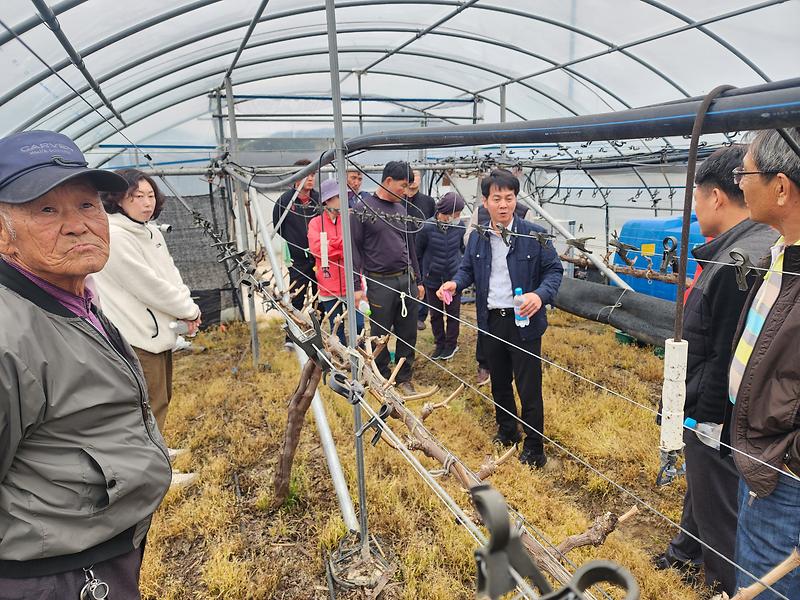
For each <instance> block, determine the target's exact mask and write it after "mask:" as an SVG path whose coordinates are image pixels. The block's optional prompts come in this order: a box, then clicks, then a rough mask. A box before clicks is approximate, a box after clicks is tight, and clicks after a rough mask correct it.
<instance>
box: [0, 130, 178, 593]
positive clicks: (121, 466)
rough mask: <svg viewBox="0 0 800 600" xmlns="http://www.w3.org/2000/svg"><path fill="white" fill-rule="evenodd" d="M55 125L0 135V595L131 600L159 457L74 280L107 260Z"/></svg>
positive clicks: (122, 369) (96, 315) (157, 486)
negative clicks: (55, 131)
mask: <svg viewBox="0 0 800 600" xmlns="http://www.w3.org/2000/svg"><path fill="white" fill-rule="evenodd" d="M126 189H127V183H126V182H125V180H124V179H122V178H121V177H119V176H117V175H116V174H114V173H111V172H109V171H103V170H98V169H90V168H88V167H87V163H86V160H85V159H84V157H83V154H82V153H81V151H80V150H79V149H78V147H77V146H76V145H75V144H74V143H73V142H72V140H70V139H69V138H67V137H66V136H64V135H61V134H58V133H53V132H50V131H29V132H23V133H19V134H15V135H12V136H9V137H7V138H4V139H2V140H0V600H6V599H9V598H14V599H17V598H55V597H58V598H74V599H76V600H77V599H78V598H83V597H84V594H89V595H88V596H85V597H94V598H101V597H105V595H106V594H107V595H108V596H109V597H110V598H114V600H138V599H139V598H140V594H139V590H138V582H139V570H140V568H141V562H142V552H143V549H144V538H145V536H146V535H147V531H148V529H149V527H150V520H151V517H152V514H153V512H154V511H155V509H156V508H157V507H158V505H159V504H160V503H161V500H162V498H163V497H164V494H165V493H166V491H167V489H168V487H169V483H170V474H171V468H170V464H169V458H168V456H167V448H166V445H165V443H164V439H163V438H162V437H161V434H160V433H159V431H158V427H157V426H156V422H155V419H154V417H153V413H152V412H151V410H150V406H149V404H148V400H147V392H146V389H147V387H146V384H145V381H144V376H143V374H142V371H141V367H140V365H139V362H138V361H137V359H136V355H135V354H134V352H133V350H132V349H131V347H130V346H129V345H128V344H127V343H126V342H125V340H123V339H122V336H121V335H120V333H119V331H118V330H117V329H116V327H114V325H112V324H111V322H109V321H108V319H106V317H105V316H104V315H103V313H102V312H101V311H100V310H99V309H98V308H97V306H96V305H95V304H94V303H93V295H92V292H91V291H90V290H89V289H88V288H87V287H86V285H85V280H86V277H87V275H89V274H90V273H96V272H97V271H100V270H101V269H102V268H103V266H104V265H105V263H106V260H107V259H108V251H109V234H108V220H107V218H106V213H105V210H104V209H103V206H102V204H101V202H100V198H99V194H98V191H100V190H102V191H109V192H124V191H125V190H126Z"/></svg>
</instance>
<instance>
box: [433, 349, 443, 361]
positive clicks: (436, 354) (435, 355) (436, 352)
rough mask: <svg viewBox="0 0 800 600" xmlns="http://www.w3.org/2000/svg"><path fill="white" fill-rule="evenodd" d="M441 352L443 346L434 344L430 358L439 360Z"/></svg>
mask: <svg viewBox="0 0 800 600" xmlns="http://www.w3.org/2000/svg"><path fill="white" fill-rule="evenodd" d="M442 352H444V348H443V347H442V346H436V350H434V351H433V354H431V358H432V359H433V360H439V359H440V358H442Z"/></svg>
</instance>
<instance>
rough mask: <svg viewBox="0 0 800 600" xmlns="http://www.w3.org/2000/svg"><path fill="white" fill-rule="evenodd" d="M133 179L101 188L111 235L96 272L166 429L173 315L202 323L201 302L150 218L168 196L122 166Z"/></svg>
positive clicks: (191, 324) (106, 306) (193, 325)
mask: <svg viewBox="0 0 800 600" xmlns="http://www.w3.org/2000/svg"><path fill="white" fill-rule="evenodd" d="M118 173H119V175H121V176H122V177H124V178H125V179H126V180H127V181H128V184H129V187H128V191H127V192H126V193H125V194H109V193H104V194H103V204H104V206H105V208H106V212H107V213H109V214H108V222H109V230H110V235H111V244H110V246H111V252H110V256H109V258H108V263H106V266H105V268H104V269H103V270H102V271H100V272H99V273H97V274H96V275H95V276H94V279H95V283H96V286H97V291H98V293H99V297H100V304H101V306H102V307H103V311H104V312H105V313H106V315H107V316H108V317H109V318H110V319H111V321H112V322H113V323H114V324H115V325H116V326H117V327H118V328H119V330H120V331H121V332H122V335H123V336H124V337H125V339H126V340H127V341H128V343H129V344H130V345H131V346H133V349H134V350H135V351H136V355H137V356H138V358H139V361H140V362H141V363H142V369H143V370H144V375H145V379H146V381H147V391H148V395H149V397H150V405H151V407H152V410H153V413H154V414H155V417H156V421H157V422H158V427H159V429H161V430H162V431H163V430H164V423H165V421H166V419H167V406H168V404H169V401H170V398H171V397H172V350H173V348H174V347H175V342H176V341H177V333H176V332H175V330H174V329H171V328H170V323H172V322H174V321H185V322H186V323H187V325H188V329H189V334H193V333H194V332H195V331H197V328H198V326H199V325H200V308H199V307H198V306H197V305H196V304H195V303H194V301H193V300H192V297H191V293H190V291H189V288H188V287H186V285H184V283H183V279H181V275H180V273H179V272H178V269H177V268H176V267H175V263H174V261H173V260H172V256H170V253H169V250H168V249H167V244H166V243H165V241H164V236H163V235H162V233H161V231H160V230H159V229H158V228H157V227H156V226H155V225H153V224H152V223H150V221H151V219H155V218H157V217H158V215H159V214H160V213H161V208H162V207H163V205H164V196H163V195H162V194H161V192H160V190H159V189H158V187H157V186H156V184H155V182H154V181H153V180H152V179H151V178H150V177H149V176H147V175H146V174H145V173H143V172H141V171H138V170H136V169H126V170H124V171H119V172H118Z"/></svg>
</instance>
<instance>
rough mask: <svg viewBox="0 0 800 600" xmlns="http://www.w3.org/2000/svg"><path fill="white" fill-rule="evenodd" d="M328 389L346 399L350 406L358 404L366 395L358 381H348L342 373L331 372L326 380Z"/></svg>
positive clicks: (345, 374)
mask: <svg viewBox="0 0 800 600" xmlns="http://www.w3.org/2000/svg"><path fill="white" fill-rule="evenodd" d="M328 387H330V388H331V389H332V390H333V391H334V392H336V393H337V394H339V395H340V396H343V397H344V398H347V401H348V402H350V404H358V403H359V402H361V400H363V398H364V394H366V393H367V392H366V390H365V389H364V386H363V385H362V384H361V382H360V381H356V380H353V379H349V378H348V377H347V373H345V372H344V371H334V370H332V371H331V372H330V377H329V378H328Z"/></svg>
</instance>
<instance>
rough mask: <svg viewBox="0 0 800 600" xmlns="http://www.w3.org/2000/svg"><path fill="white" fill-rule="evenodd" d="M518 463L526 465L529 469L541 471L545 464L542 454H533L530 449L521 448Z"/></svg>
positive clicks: (545, 457)
mask: <svg viewBox="0 0 800 600" xmlns="http://www.w3.org/2000/svg"><path fill="white" fill-rule="evenodd" d="M519 462H521V463H522V464H523V465H528V466H529V467H530V468H531V469H541V468H542V467H544V465H545V463H547V455H545V453H544V452H535V451H534V450H533V449H532V448H523V449H522V452H520V455H519Z"/></svg>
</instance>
